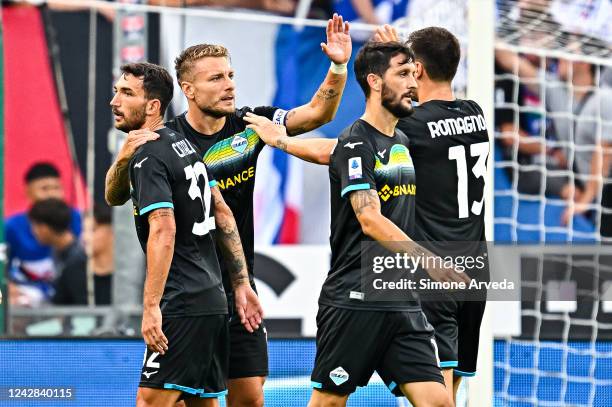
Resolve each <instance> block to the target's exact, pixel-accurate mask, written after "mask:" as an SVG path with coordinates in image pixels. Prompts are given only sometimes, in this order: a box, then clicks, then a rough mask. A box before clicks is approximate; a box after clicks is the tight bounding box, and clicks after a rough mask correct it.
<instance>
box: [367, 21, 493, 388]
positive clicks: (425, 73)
mask: <svg viewBox="0 0 612 407" xmlns="http://www.w3.org/2000/svg"><path fill="white" fill-rule="evenodd" d="M377 33H378V35H379V38H381V39H383V40H391V41H392V40H395V39H397V34H396V33H395V32H394V31H393V29H392V28H391V27H389V26H387V27H385V28H382V29H379V30H378V31H377ZM407 45H408V46H409V47H410V48H411V49H412V51H413V52H414V55H415V58H416V63H415V64H416V72H415V78H416V81H417V84H418V92H417V96H418V101H419V106H418V107H415V109H414V114H413V115H412V116H410V117H408V118H404V119H402V120H400V121H399V123H398V125H397V126H398V128H399V129H400V130H402V131H403V132H404V133H406V134H407V135H408V136H409V139H410V143H409V144H408V147H409V149H410V153H411V155H412V159H413V161H414V168H415V170H416V174H417V190H418V191H419V193H418V195H417V200H416V232H417V234H416V240H419V241H428V242H432V244H433V247H432V248H433V250H434V251H435V250H436V249H435V247H436V246H438V247H441V246H444V244H442V242H462V243H461V245H457V248H458V246H461V247H462V250H463V253H462V254H463V255H470V253H471V254H473V255H474V256H477V255H481V254H483V253H484V252H485V250H486V247H485V246H484V242H485V241H486V239H485V222H484V188H485V176H486V173H487V159H488V155H489V135H488V132H487V127H486V123H485V120H484V113H483V111H482V109H481V108H480V106H479V105H478V104H477V103H476V102H474V101H472V100H461V99H457V98H456V97H455V95H454V93H453V90H452V86H451V82H452V80H453V78H454V76H455V73H456V72H457V66H458V65H459V59H460V57H461V48H460V46H459V41H458V40H457V38H456V37H455V36H454V35H453V34H452V33H450V32H449V31H448V30H446V29H444V28H441V27H428V28H424V29H421V30H417V31H414V32H412V33H411V34H410V35H409V37H408V40H407ZM433 185H435V187H432V186H433ZM436 243H437V244H436ZM470 273H471V276H472V277H476V272H475V270H468V274H470ZM478 277H479V278H478V279H483V278H484V279H486V278H488V269H486V270H483V271H482V272H480V273H479V275H478ZM470 295H471V296H472V298H466V299H465V300H460V299H456V298H451V297H448V298H447V299H448V301H423V302H422V304H421V305H422V307H423V312H425V315H426V316H427V320H428V321H429V322H430V323H431V324H432V325H433V326H434V328H435V330H436V342H437V343H438V350H439V352H440V365H441V366H442V368H443V373H444V379H445V382H446V385H447V389H448V390H449V391H452V394H453V398H456V395H457V389H458V388H459V384H460V383H461V378H462V377H465V376H468V377H470V376H474V375H475V374H476V361H477V359H478V339H479V337H480V324H481V322H482V317H483V314H484V310H485V305H486V298H485V297H482V298H480V297H481V295H482V293H477V294H476V293H474V294H470Z"/></svg>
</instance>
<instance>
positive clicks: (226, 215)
mask: <svg viewBox="0 0 612 407" xmlns="http://www.w3.org/2000/svg"><path fill="white" fill-rule="evenodd" d="M212 197H213V202H214V205H215V220H216V224H217V233H216V239H217V243H218V244H219V246H220V248H221V252H222V253H223V259H224V260H225V264H226V266H227V269H228V271H229V275H230V279H231V281H232V286H233V287H236V286H238V285H240V284H243V283H245V282H246V283H248V281H249V274H248V270H247V264H246V258H245V256H244V250H243V249H242V242H241V241H240V234H239V233H238V226H237V225H236V220H235V219H234V216H233V215H232V213H231V210H230V209H229V207H227V204H226V203H225V201H224V200H223V197H222V196H221V192H219V190H218V189H217V188H214V189H213V190H212ZM222 208H223V209H222Z"/></svg>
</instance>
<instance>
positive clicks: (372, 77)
mask: <svg viewBox="0 0 612 407" xmlns="http://www.w3.org/2000/svg"><path fill="white" fill-rule="evenodd" d="M367 79H368V85H369V86H370V89H371V90H373V91H374V92H380V90H381V88H382V78H381V77H380V76H378V75H376V74H373V73H370V74H368V77H367Z"/></svg>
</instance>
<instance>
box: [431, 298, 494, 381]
mask: <svg viewBox="0 0 612 407" xmlns="http://www.w3.org/2000/svg"><path fill="white" fill-rule="evenodd" d="M486 304H487V303H486V301H456V300H455V301H453V300H450V301H423V302H421V307H422V308H423V312H424V313H425V315H426V316H427V321H429V323H430V324H432V325H433V327H434V329H435V331H436V342H437V343H438V352H439V354H440V366H441V367H442V369H449V368H453V369H454V374H455V375H457V376H474V375H475V374H476V362H477V360H478V341H479V338H480V323H481V322H482V316H483V314H484V310H485V306H486Z"/></svg>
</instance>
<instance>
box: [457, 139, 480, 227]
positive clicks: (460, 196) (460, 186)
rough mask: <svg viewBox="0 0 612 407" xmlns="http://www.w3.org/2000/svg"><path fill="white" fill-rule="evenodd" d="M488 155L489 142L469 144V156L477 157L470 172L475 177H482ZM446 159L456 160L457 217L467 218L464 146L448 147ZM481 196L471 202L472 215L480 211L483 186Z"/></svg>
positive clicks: (466, 174) (466, 177)
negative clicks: (478, 199)
mask: <svg viewBox="0 0 612 407" xmlns="http://www.w3.org/2000/svg"><path fill="white" fill-rule="evenodd" d="M488 155H489V142H488V141H485V142H483V143H475V144H471V145H470V156H472V157H478V159H477V160H476V163H475V164H474V167H472V173H473V174H474V176H475V177H476V179H478V178H480V177H482V178H483V179H484V177H485V175H486V173H487V156H488ZM448 159H449V160H455V161H457V204H458V205H459V218H460V219H461V218H467V217H468V216H469V212H468V171H467V163H466V160H465V147H464V146H453V147H451V148H449V149H448ZM482 193H483V197H482V198H481V199H480V201H474V202H472V207H471V211H472V213H473V214H474V215H480V214H481V213H482V207H483V204H484V188H483V191H482Z"/></svg>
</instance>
